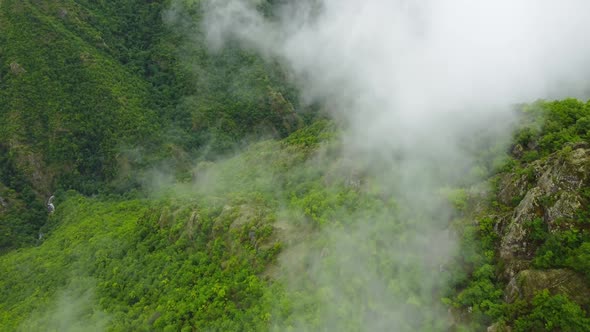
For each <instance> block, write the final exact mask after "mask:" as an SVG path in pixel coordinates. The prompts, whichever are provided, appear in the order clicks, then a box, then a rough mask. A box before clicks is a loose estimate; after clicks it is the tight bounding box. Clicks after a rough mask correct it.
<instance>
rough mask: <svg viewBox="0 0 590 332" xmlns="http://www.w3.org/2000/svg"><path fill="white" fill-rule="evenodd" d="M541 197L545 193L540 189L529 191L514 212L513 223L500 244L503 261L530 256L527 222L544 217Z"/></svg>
mask: <svg viewBox="0 0 590 332" xmlns="http://www.w3.org/2000/svg"><path fill="white" fill-rule="evenodd" d="M541 196H543V192H542V190H541V189H540V188H538V187H535V188H533V189H531V190H529V191H528V192H527V194H526V196H525V197H524V198H523V199H522V201H521V202H520V204H519V205H518V206H517V207H516V209H515V210H514V215H513V218H512V221H511V222H510V224H509V225H508V227H507V230H506V233H505V234H504V236H503V237H502V241H501V244H500V257H502V258H503V259H510V258H513V257H523V256H524V257H529V256H530V254H531V252H530V250H528V249H529V245H528V243H527V237H528V229H527V227H526V222H529V221H532V220H534V219H535V218H538V217H542V216H543V209H542V207H541V204H540V201H539V199H540V197H541Z"/></svg>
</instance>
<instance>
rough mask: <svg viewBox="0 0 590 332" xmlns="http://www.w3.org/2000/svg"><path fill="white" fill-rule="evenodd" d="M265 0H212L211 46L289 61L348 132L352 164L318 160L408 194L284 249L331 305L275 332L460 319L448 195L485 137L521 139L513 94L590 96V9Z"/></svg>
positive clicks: (299, 280) (421, 325)
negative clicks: (451, 310)
mask: <svg viewBox="0 0 590 332" xmlns="http://www.w3.org/2000/svg"><path fill="white" fill-rule="evenodd" d="M179 3H181V1H179V2H175V5H174V7H173V9H172V12H173V11H175V10H180V8H181V7H182V6H180V5H179ZM260 5H261V2H260V1H248V0H210V1H205V2H204V3H203V8H204V21H203V22H204V23H203V27H201V28H204V31H205V34H206V38H207V40H208V43H209V45H210V51H211V52H216V51H219V50H221V49H223V47H225V45H227V44H228V43H236V42H237V43H239V44H240V45H241V46H242V47H244V48H245V49H248V50H250V51H252V52H256V53H258V54H259V55H261V56H262V57H263V58H264V59H266V60H267V61H269V62H278V63H280V64H281V66H282V67H283V69H284V71H285V72H286V74H287V77H288V79H289V80H290V82H291V83H293V84H295V85H296V86H297V87H298V88H299V90H300V93H301V99H302V100H301V103H302V104H304V105H305V104H312V103H319V104H321V105H322V108H323V110H324V111H325V112H326V113H328V114H329V115H330V116H331V117H332V118H333V119H334V120H335V121H336V122H338V123H340V124H341V125H342V128H343V129H342V132H341V134H340V138H339V140H340V150H339V151H340V155H339V157H338V161H337V162H329V161H326V158H327V157H326V156H323V155H321V153H318V155H317V156H316V158H315V159H314V160H312V161H310V163H316V166H317V165H320V166H318V167H326V168H330V167H333V164H334V163H340V164H342V165H344V166H343V167H345V168H346V169H348V170H349V171H350V172H352V173H355V174H357V173H358V174H363V176H361V178H362V179H361V180H360V181H373V184H378V187H379V194H380V195H382V196H386V197H390V198H392V199H394V200H395V201H396V204H395V205H396V212H392V211H391V210H389V209H387V208H383V209H378V210H377V211H378V212H375V211H371V213H369V212H368V211H362V210H361V211H356V212H355V213H345V212H342V213H341V214H340V215H338V217H337V218H336V219H338V222H337V223H335V224H333V225H326V226H325V227H324V228H322V230H321V231H320V232H319V233H318V234H316V235H314V236H313V237H311V236H310V237H309V238H308V239H307V240H304V241H302V242H301V243H299V244H298V245H296V246H293V247H292V248H287V249H286V250H285V253H284V254H283V257H282V259H281V260H280V268H281V271H282V273H281V274H280V277H279V278H282V279H281V280H283V281H284V282H285V283H287V284H288V286H289V287H290V288H291V289H292V290H293V292H294V293H298V292H300V293H313V292H316V293H317V294H319V295H318V297H317V298H318V299H319V300H318V301H317V302H316V303H314V304H310V305H308V306H303V307H300V308H294V310H293V313H292V315H291V316H289V317H287V318H285V317H281V318H277V319H275V321H274V322H273V326H274V329H275V330H277V331H282V330H286V329H294V330H296V331H312V330H313V331H317V330H322V331H339V330H363V331H400V330H416V329H422V330H424V329H426V330H431V329H434V330H442V329H446V328H448V327H449V326H450V325H451V324H452V323H451V319H450V318H449V315H448V313H447V311H446V309H445V308H444V306H443V305H442V304H441V303H440V300H439V299H438V298H437V297H436V296H435V295H433V294H436V292H437V290H439V289H441V288H444V287H445V285H446V283H447V276H446V275H445V273H444V272H442V271H443V270H444V269H442V268H441V267H443V266H444V265H445V263H446V262H447V261H449V260H450V259H451V257H452V255H453V253H454V251H455V250H456V245H457V243H456V240H455V239H454V236H453V234H452V232H451V231H449V229H448V225H449V222H450V221H451V220H452V218H453V216H454V215H455V213H456V211H454V209H453V208H452V207H451V206H450V204H448V203H447V202H446V201H445V200H444V198H443V197H441V195H440V190H441V188H446V187H451V186H455V185H457V184H458V183H459V182H461V180H462V179H463V178H464V177H465V174H467V173H469V172H470V170H471V169H472V167H473V166H474V162H475V160H474V159H475V156H474V154H473V148H474V147H473V146H472V145H470V144H469V143H470V140H472V138H473V137H474V136H476V135H484V136H485V137H486V140H487V143H486V144H494V142H505V141H507V140H508V139H509V135H510V133H511V129H512V126H513V124H514V120H515V115H514V105H515V104H517V103H523V102H533V101H535V100H537V99H556V98H563V97H570V96H571V97H577V98H585V97H587V95H588V92H589V91H590V90H589V87H590V86H589V85H588V77H590V66H587V63H586V62H587V61H588V60H587V59H590V44H588V43H587V37H586V35H587V32H588V31H590V21H589V20H588V19H587V18H588V15H587V13H589V12H590V3H588V2H587V1H583V0H566V1H560V2H556V1H549V0H540V1H533V0H524V1H518V2H514V1H507V0H501V1H493V2H492V1H467V0H447V1H426V0H425V1H404V0H391V1H379V0H367V1H352V0H306V1H282V2H280V4H278V5H275V6H273V11H272V13H270V14H269V13H265V14H263V13H262V12H261V11H260ZM169 14H170V13H169ZM169 16H170V17H173V16H174V15H169ZM188 33H190V31H188ZM473 182H476V181H473ZM364 212H366V213H364ZM286 215H292V214H291V213H286ZM287 219H288V218H287ZM286 222H287V223H288V222H289V220H287V221H286ZM367 247H369V248H370V249H367ZM375 261H377V262H378V263H376V264H375V263H374V262H375ZM310 308H313V309H310ZM310 310H312V311H315V312H316V313H318V315H319V317H320V318H319V320H313V319H309V316H308V315H307V313H308V312H309V311H310ZM351 322H354V324H351Z"/></svg>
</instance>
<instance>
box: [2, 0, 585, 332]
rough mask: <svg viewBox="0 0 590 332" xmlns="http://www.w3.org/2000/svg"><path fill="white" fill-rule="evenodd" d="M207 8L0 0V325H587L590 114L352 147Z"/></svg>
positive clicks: (562, 111) (566, 103) (549, 110)
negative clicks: (505, 134)
mask: <svg viewBox="0 0 590 332" xmlns="http://www.w3.org/2000/svg"><path fill="white" fill-rule="evenodd" d="M282 2H284V1H275V0H266V1H255V2H252V3H249V4H250V5H251V7H252V8H253V10H256V11H259V12H261V13H263V15H264V17H269V18H271V19H273V15H276V14H277V13H276V12H274V11H273V8H275V7H274V6H276V5H277V3H282ZM314 3H315V2H314ZM202 5H203V1H198V0H197V1H167V0H154V1H143V0H130V1H124V0H113V1H92V0H53V1H49V0H0V331H4V330H6V331H39V330H51V331H390V330H400V331H482V330H486V329H487V331H490V332H493V331H590V315H589V313H590V300H589V299H590V233H589V232H590V212H589V211H590V210H589V209H590V190H589V189H588V188H590V102H583V101H580V100H576V99H565V100H559V101H539V102H536V103H533V104H528V105H520V106H518V107H516V108H517V110H516V111H515V113H517V116H516V118H517V123H516V125H515V127H514V129H515V130H514V134H513V136H512V138H508V139H511V143H510V144H503V142H497V141H494V140H490V139H489V137H488V136H494V137H497V136H495V133H494V134H490V133H489V132H486V131H485V130H481V131H480V130H468V129H469V128H468V129H466V130H462V131H460V134H463V135H464V136H465V137H462V139H461V142H460V143H461V146H460V147H457V149H454V148H449V150H448V151H451V152H453V153H455V154H454V155H453V156H452V157H449V158H448V160H447V159H445V158H442V159H440V160H445V161H447V162H449V164H451V168H455V167H456V168H460V170H459V171H458V172H456V171H457V170H456V169H453V170H448V169H445V168H444V167H442V166H443V165H439V164H437V161H438V160H439V159H437V158H436V157H432V158H430V156H429V155H428V153H432V152H436V153H441V151H442V152H445V151H447V150H446V148H447V145H450V144H452V142H450V141H451V136H452V135H448V136H447V135H445V134H446V133H445V131H446V130H447V129H451V128H452V127H455V126H460V125H461V124H464V123H470V122H469V120H465V122H462V121H463V120H464V119H459V117H457V118H456V119H454V120H456V121H457V122H458V123H459V125H457V124H454V123H444V124H445V125H446V126H445V125H441V127H440V128H439V127H437V126H433V127H429V126H426V129H427V130H424V132H427V135H426V136H428V137H423V136H420V135H416V136H411V135H409V137H407V138H405V137H402V136H403V135H400V136H398V135H397V134H398V133H391V136H392V137H394V139H387V140H383V141H377V142H384V143H387V144H391V146H389V148H391V147H393V148H391V149H383V150H381V149H377V148H373V147H372V146H370V147H368V148H367V147H362V148H359V147H358V146H357V145H356V144H358V145H363V144H366V145H371V144H373V143H374V142H375V141H373V140H371V139H369V137H370V136H371V134H372V133H371V132H370V131H372V129H373V128H362V130H361V132H362V135H360V136H354V135H353V138H357V139H358V138H359V137H360V139H361V140H362V139H365V138H366V142H355V141H354V139H351V137H349V136H347V135H346V133H347V130H349V129H350V128H348V127H347V126H349V127H350V123H347V121H348V122H354V119H359V117H354V116H353V117H351V118H347V119H343V118H338V117H336V119H335V120H326V119H325V115H324V113H322V112H323V111H324V109H323V108H338V107H346V106H347V105H345V103H344V102H342V103H339V102H337V101H336V102H334V103H328V105H317V104H314V102H311V101H309V100H315V99H314V98H308V99H309V100H306V99H305V98H300V97H301V96H299V93H300V92H299V91H298V90H297V89H296V88H295V87H294V86H292V85H291V84H290V83H288V79H287V76H288V75H287V74H286V73H285V71H284V68H282V67H281V65H280V64H279V63H275V62H273V60H269V59H268V58H267V59H266V60H263V59H262V57H261V56H259V55H257V54H256V53H254V52H253V51H252V49H245V48H244V45H242V44H241V43H240V42H239V41H238V40H233V39H230V40H228V41H226V45H225V47H223V48H221V49H212V48H211V47H209V46H210V45H208V44H207V43H206V42H205V39H206V36H205V35H206V32H205V31H204V28H203V26H202V23H203V7H202ZM250 9H251V8H250ZM312 9H313V10H312V14H313V13H314V10H315V9H314V8H312ZM316 9H317V8H316ZM271 22H272V20H271ZM271 26H272V25H271ZM277 61H279V60H277ZM326 65H327V64H326ZM337 67H339V66H337ZM314 68H316V67H314ZM290 74H292V73H290ZM303 76H305V75H303ZM312 76H313V75H312ZM336 76H337V79H340V76H338V75H336ZM486 77H487V76H486ZM359 80H360V78H359ZM327 82H332V81H331V80H327ZM386 82H389V81H387V80H386ZM320 85H321V84H320ZM376 86H377V85H372V86H371V89H374V88H375V87H376ZM461 86H462V85H461ZM338 88H339V87H336V89H338ZM328 90H330V91H332V90H333V87H330V88H329V89H328ZM369 90H370V89H369ZM458 90H461V89H458ZM344 91H350V90H346V89H345V90H344ZM352 91H356V90H354V89H353V90H352ZM361 91H364V90H362V89H361ZM308 92H309V91H308ZM414 92H415V91H414ZM320 95H321V94H320ZM304 97H309V96H304ZM316 97H317V96H316ZM361 97H362V98H361ZM361 97H359V98H358V99H359V101H358V102H359V105H361V106H360V107H364V105H367V107H370V106H372V105H373V106H374V105H375V104H373V103H367V104H365V103H364V102H365V101H364V100H361V99H363V98H367V99H371V98H372V95H371V94H369V96H364V95H363V96H361ZM430 97H432V96H430ZM419 98H420V94H419V93H416V94H412V103H411V104H414V103H417V104H420V103H421V101H419V100H417V99H419ZM316 99H317V98H316ZM320 99H321V98H320ZM415 99H416V100H415ZM434 99H436V98H434ZM300 100H306V103H302V102H300ZM345 100H356V99H355V98H352V99H345ZM437 100H438V99H437ZM316 102H317V101H316ZM355 102H356V101H355ZM377 104H379V103H377ZM359 105H356V106H357V107H358V106H359ZM379 105H380V104H379ZM396 105H397V104H396ZM488 107H490V106H489V105H482V108H488ZM492 108H493V107H492ZM353 110H354V109H353ZM349 111H350V110H349ZM330 112H336V111H334V110H330ZM342 112H346V111H342ZM326 113H327V111H326ZM441 113H444V112H441ZM471 113H474V112H471ZM471 113H470V114H471ZM369 114H374V115H376V116H377V115H379V114H378V112H377V113H369ZM429 114H430V113H429ZM363 115H364V113H363ZM437 116H440V115H439V114H437ZM442 116H447V115H445V114H443V115H442ZM377 118H378V119H380V118H379V117H377ZM412 118H413V117H412ZM437 119H439V118H437ZM511 119H512V118H511ZM418 120H420V119H418ZM418 120H416V121H415V122H416V124H413V123H412V125H411V126H410V127H411V128H414V127H413V126H414V125H421V124H422V123H420V121H418ZM421 120H429V121H427V122H428V124H429V125H431V124H430V119H421ZM501 120H503V119H501ZM501 120H500V121H501ZM432 122H433V123H435V124H436V122H437V121H432ZM362 123H363V124H366V123H369V124H374V123H373V122H362ZM375 125H380V124H375ZM361 126H362V125H361ZM353 127H354V123H353ZM386 127H387V126H386ZM402 127H403V126H400V127H395V128H398V129H400V130H402V131H403V130H407V128H405V129H404V128H402ZM491 127H493V126H491V125H490V128H491ZM386 129H387V128H386ZM414 129H415V128H414ZM380 130H383V128H381V129H380ZM429 130H432V132H430V131H429ZM493 130H494V128H492V129H490V131H493ZM410 131H411V130H410ZM403 133H405V132H403ZM403 133H402V134H403ZM407 133H409V131H408V132H407ZM386 134H387V135H389V134H390V132H386ZM395 139H407V140H414V139H415V140H416V141H417V142H413V143H412V144H409V145H408V146H404V148H399V149H396V148H395V147H401V145H396V144H394V143H395V142H394V143H392V142H391V141H392V140H395ZM436 140H440V141H441V142H442V144H440V145H439V144H433V142H434V141H436ZM447 140H449V142H447ZM367 142H368V143H367ZM436 143H438V142H436ZM400 144H402V143H400ZM428 144H433V146H430V147H422V145H428ZM435 149H438V150H440V151H438V150H437V151H434V150H435ZM414 150H419V151H414ZM455 150H456V151H455ZM459 150H460V151H459ZM414 152H416V153H414ZM441 154H442V153H441ZM369 155H370V157H369ZM365 157H366V158H365ZM437 157H438V156H437ZM414 159H415V160H414ZM465 160H469V161H468V162H465ZM431 161H432V162H431ZM417 163H422V164H417ZM410 168H417V170H414V169H412V170H410ZM449 174H450V175H449ZM456 174H458V175H456ZM50 196H54V201H53V204H54V207H55V211H53V212H50V211H48V210H47V200H48V199H49V197H50Z"/></svg>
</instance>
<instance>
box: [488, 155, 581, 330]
mask: <svg viewBox="0 0 590 332" xmlns="http://www.w3.org/2000/svg"><path fill="white" fill-rule="evenodd" d="M517 150H522V149H517ZM497 183H498V188H497V189H498V191H497V200H498V202H499V203H501V204H502V205H504V206H507V207H512V209H507V212H504V213H503V214H502V215H500V216H499V217H497V220H496V225H495V230H496V232H497V234H498V236H499V238H500V240H499V243H498V248H497V256H498V266H499V268H498V276H499V280H502V281H503V282H504V283H505V285H506V287H505V289H504V296H503V299H504V301H505V302H506V303H514V302H515V301H517V300H524V301H526V302H528V303H530V302H531V301H532V300H533V298H534V296H535V294H537V293H538V292H540V291H543V290H548V291H549V293H550V294H552V295H557V294H562V295H566V296H567V297H568V298H569V299H570V300H572V301H573V302H575V303H576V304H578V305H579V306H581V307H582V308H588V306H589V305H590V287H589V283H588V280H587V277H585V276H584V275H582V274H581V273H579V272H577V271H574V270H573V269H572V268H570V267H567V266H566V267H559V266H555V268H553V266H548V267H547V268H539V267H538V266H536V265H539V264H535V259H538V257H537V256H538V253H539V250H540V248H542V246H543V245H545V243H546V241H547V239H548V238H550V237H551V236H555V237H558V236H559V235H560V234H564V233H566V232H569V234H583V233H584V232H585V229H586V228H587V227H588V225H587V223H586V222H585V221H583V220H582V219H583V217H582V215H583V212H584V211H586V210H587V209H588V203H589V202H588V196H587V188H589V184H590V145H589V144H587V143H577V144H568V145H566V146H565V147H563V149H561V150H560V151H558V152H555V153H553V154H550V155H549V156H547V157H546V158H543V159H540V160H536V161H533V162H531V163H529V164H525V165H524V166H523V167H522V168H518V169H517V170H515V171H511V172H507V173H505V174H501V175H500V176H499V178H498V182H497ZM565 245H566V244H564V246H565ZM556 254H558V253H556ZM549 265H551V264H549ZM509 330H510V327H507V326H505V325H502V324H494V325H492V326H490V328H489V329H488V331H509Z"/></svg>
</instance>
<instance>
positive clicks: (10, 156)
mask: <svg viewBox="0 0 590 332" xmlns="http://www.w3.org/2000/svg"><path fill="white" fill-rule="evenodd" d="M196 5H198V4H195V6H196ZM168 6H169V2H168V1H150V2H148V3H146V2H145V1H109V2H104V1H99V2H97V1H83V0H80V1H72V0H60V1H12V0H6V1H2V2H1V3H0V29H1V31H2V33H1V34H0V101H1V102H0V115H1V116H0V151H1V152H2V153H1V155H0V164H1V165H2V167H1V168H0V182H1V184H0V197H3V201H4V202H5V205H6V207H7V209H8V211H9V213H8V215H7V216H6V218H7V219H3V220H5V221H2V222H0V224H1V226H0V227H1V228H2V229H3V233H2V234H1V235H0V236H1V238H0V243H2V245H1V247H0V250H2V249H8V248H13V247H18V246H20V245H22V244H26V243H28V244H30V243H32V241H33V240H34V238H36V237H37V230H38V229H39V227H41V226H42V225H43V224H44V223H45V221H46V220H45V218H44V216H43V208H42V206H43V205H44V204H45V202H46V200H47V199H48V198H49V196H51V194H52V193H54V192H55V191H56V190H60V189H63V190H69V189H75V190H77V191H79V192H81V193H84V194H96V193H98V192H115V191H116V192H125V191H127V190H130V189H132V188H134V187H137V185H138V184H137V179H138V177H136V176H135V175H136V174H137V173H138V172H140V171H141V170H142V169H145V168H146V167H151V166H153V165H155V164H159V163H164V162H165V163H167V164H169V165H171V167H175V168H176V169H178V170H179V172H182V171H183V166H184V167H186V166H187V165H188V164H187V162H188V161H189V160H192V159H193V158H197V157H199V156H201V157H203V156H205V157H206V158H213V157H215V155H217V154H219V153H224V152H227V151H229V150H231V149H232V148H233V147H234V146H236V145H237V144H239V143H240V142H241V141H242V140H244V139H245V138H246V137H248V136H249V135H252V134H257V135H260V134H263V133H265V134H268V135H269V136H285V135H286V134H287V133H288V132H290V131H293V130H295V129H297V128H298V127H299V126H300V125H301V122H300V119H299V117H298V116H297V115H295V113H294V108H293V105H292V104H291V102H289V101H288V100H287V99H286V97H284V96H283V94H282V93H281V92H283V93H285V95H287V93H290V92H288V91H287V90H288V89H287V88H286V85H284V84H283V83H281V82H282V81H281V80H280V77H279V76H277V75H278V74H277V69H276V68H274V69H273V68H272V66H267V65H265V64H264V63H263V62H262V61H261V60H259V59H258V58H256V57H253V56H252V55H250V54H248V53H246V52H243V51H240V50H238V49H236V48H233V49H228V50H225V51H223V52H221V53H219V54H210V53H208V52H206V51H205V48H204V46H203V45H204V42H203V40H202V38H201V37H198V38H193V39H191V40H190V41H187V40H184V39H183V37H182V36H183V35H184V31H182V27H180V26H176V25H174V24H172V23H170V24H165V22H164V20H163V16H165V15H164V10H165V9H166V8H168ZM194 11H195V10H193V12H194ZM196 12H197V14H198V10H196ZM197 14H195V15H197ZM189 58H190V59H191V60H190V61H188V60H186V59H189ZM239 68H249V70H248V71H242V72H241V73H240V70H239ZM232 75H238V76H236V77H235V78H234V79H230V78H231V77H232ZM238 82H239V85H240V89H237V88H238V86H237V85H236V84H237V83H238ZM288 97H293V94H292V93H291V95H290V96H288ZM184 170H186V168H185V169H184ZM8 220H9V221H8Z"/></svg>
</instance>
